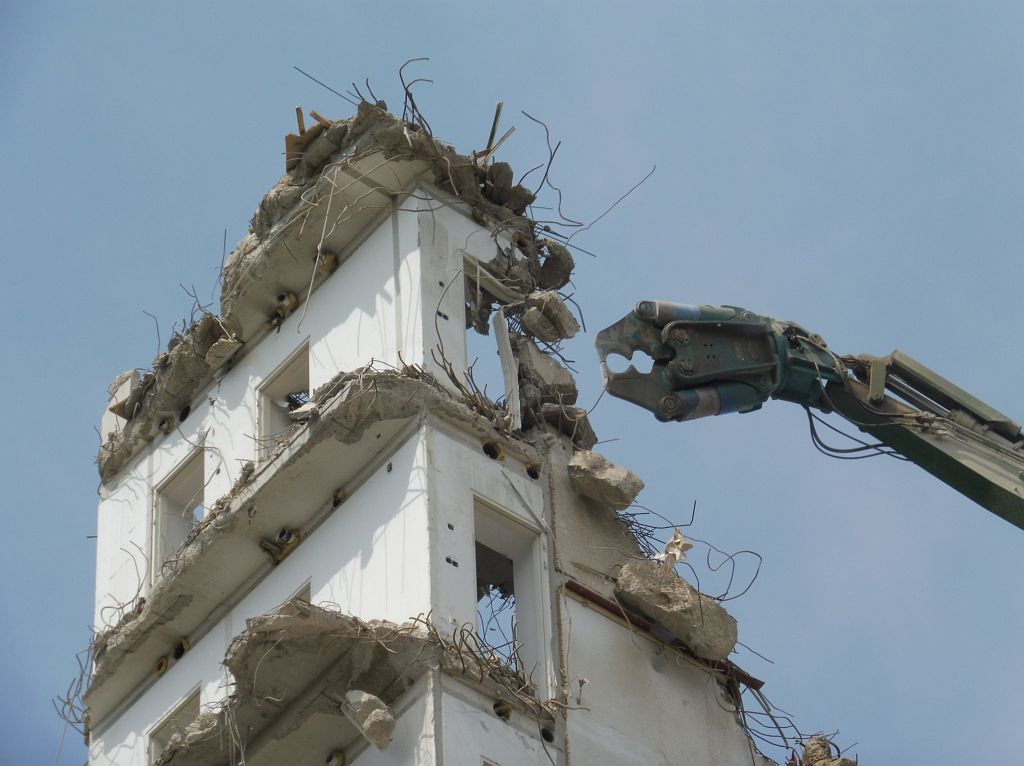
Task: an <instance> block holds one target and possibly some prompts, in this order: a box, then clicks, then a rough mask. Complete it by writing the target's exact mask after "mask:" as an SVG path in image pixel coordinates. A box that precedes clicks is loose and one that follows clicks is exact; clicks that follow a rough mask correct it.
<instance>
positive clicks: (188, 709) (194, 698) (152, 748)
mask: <svg viewBox="0 0 1024 766" xmlns="http://www.w3.org/2000/svg"><path fill="white" fill-rule="evenodd" d="M198 717H199V689H196V690H195V691H194V692H192V693H191V694H190V695H189V696H188V697H187V698H186V699H185V700H184V702H182V703H181V704H180V705H178V706H177V707H176V708H174V710H172V711H171V712H170V713H168V714H167V715H166V716H165V717H164V718H163V720H161V721H160V723H158V724H157V725H156V726H154V727H153V729H152V730H151V731H150V733H149V762H150V763H151V764H153V763H156V762H157V759H158V758H160V755H161V754H162V753H163V751H164V750H166V749H167V745H168V743H169V742H170V741H171V737H173V736H174V735H175V734H176V733H178V732H179V731H182V730H183V729H184V728H185V727H186V726H188V725H189V724H190V723H192V722H193V721H194V720H196V718H198Z"/></svg>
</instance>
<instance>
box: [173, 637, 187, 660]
mask: <svg viewBox="0 0 1024 766" xmlns="http://www.w3.org/2000/svg"><path fill="white" fill-rule="evenodd" d="M191 647H192V643H191V642H190V641H189V640H188V639H187V638H183V639H181V640H180V641H179V642H178V643H176V644H175V645H174V651H173V652H171V656H172V657H174V659H176V660H180V659H181V658H182V657H184V656H185V652H187V651H188V650H189V649H190V648H191Z"/></svg>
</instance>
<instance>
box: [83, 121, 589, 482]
mask: <svg viewBox="0 0 1024 766" xmlns="http://www.w3.org/2000/svg"><path fill="white" fill-rule="evenodd" d="M317 119H318V123H317V124H316V125H314V126H313V127H312V128H311V129H310V130H309V131H306V133H305V134H304V135H303V136H301V137H294V136H293V137H291V138H293V139H301V140H297V142H293V143H292V144H289V148H288V159H287V166H288V173H287V174H286V175H285V176H284V177H282V178H281V179H280V180H279V181H278V182H277V183H276V184H275V185H274V187H273V188H272V189H271V190H270V191H269V192H268V193H267V194H266V195H265V196H264V198H263V199H262V200H261V202H260V204H259V206H258V207H257V209H256V212H255V214H254V215H253V217H252V220H251V222H250V231H249V234H248V235H247V236H246V237H245V238H243V239H242V241H241V242H239V244H238V245H237V247H236V248H235V249H234V251H233V252H232V253H231V255H230V256H229V258H228V259H227V262H226V263H225V265H224V269H223V274H222V289H221V299H220V304H221V317H220V318H218V317H216V316H214V315H211V314H207V315H204V316H203V318H202V319H200V320H199V321H198V322H196V323H195V324H193V325H192V326H191V327H190V328H188V329H187V330H186V331H185V332H184V333H183V334H182V335H181V336H180V337H177V336H176V338H175V339H174V342H173V345H172V347H171V348H169V350H168V352H167V353H164V354H161V355H160V356H159V357H158V358H157V359H156V360H155V361H154V364H153V369H152V371H149V372H146V374H145V375H144V376H143V377H142V380H141V385H140V386H138V391H137V392H134V393H133V394H132V396H131V399H130V401H128V402H127V404H126V405H125V406H122V407H121V408H119V411H120V412H121V414H122V417H123V418H124V420H125V423H124V425H123V427H122V428H120V429H118V430H115V431H114V432H112V433H110V434H103V439H104V442H103V444H102V446H101V448H100V453H99V458H98V463H99V470H100V478H101V479H102V481H103V482H108V481H110V480H111V479H113V478H114V477H115V476H116V475H117V474H118V473H119V472H120V471H121V470H122V469H123V468H124V466H125V465H126V464H127V463H128V462H129V461H130V460H131V458H132V457H134V455H136V454H137V453H138V452H139V451H140V450H141V449H142V448H143V447H144V446H145V445H146V444H148V443H149V442H150V441H151V440H153V439H154V438H156V437H157V436H159V435H160V434H161V433H164V434H166V433H170V432H171V431H173V430H174V429H175V428H176V427H177V425H178V424H179V423H180V422H181V420H183V419H184V417H187V413H188V408H189V406H190V405H191V403H192V401H193V399H194V398H195V397H196V396H197V395H198V394H199V393H200V392H201V391H202V389H203V388H204V387H206V386H207V385H208V384H209V383H210V382H211V381H212V379H213V376H214V374H215V373H216V371H217V370H218V369H219V368H221V367H222V366H223V365H225V364H226V363H228V362H230V360H231V358H232V357H233V356H234V355H235V354H236V353H237V352H238V351H239V349H240V348H241V347H242V345H243V344H244V343H245V342H246V341H248V340H251V339H252V338H253V337H256V336H258V335H259V334H260V333H261V332H264V331H266V330H267V329H273V328H274V327H276V326H277V325H278V324H280V322H281V321H282V320H283V319H284V318H285V317H286V316H287V315H288V314H289V313H291V312H292V311H294V310H295V309H296V307H297V305H298V302H299V298H298V296H299V295H302V294H304V293H306V292H308V287H309V286H311V285H312V286H313V287H315V286H316V285H318V284H319V281H322V280H323V279H324V278H326V277H327V276H328V275H329V274H330V272H331V271H332V270H333V269H334V267H335V266H336V265H337V264H338V258H337V255H336V254H335V253H333V252H331V250H330V247H329V245H330V242H329V241H328V240H323V241H320V242H315V239H316V238H315V237H310V236H306V237H305V238H304V239H303V238H301V237H300V233H301V230H302V229H303V227H306V229H307V230H317V231H319V230H320V229H321V228H324V229H325V230H326V229H327V228H328V227H326V226H325V227H321V226H319V225H314V224H318V223H319V221H318V219H316V218H315V216H324V215H325V212H324V208H326V207H328V206H326V205H322V204H321V202H322V201H323V200H324V199H325V198H326V197H330V196H333V195H335V194H336V193H337V188H338V184H337V183H336V182H335V178H336V177H337V176H338V175H339V174H343V175H344V176H345V177H346V178H351V179H355V180H352V181H351V183H350V184H349V185H353V184H361V185H360V186H359V187H358V188H359V190H360V197H359V199H363V198H364V197H366V199H365V201H364V202H363V203H362V206H361V208H360V209H359V210H355V211H353V213H352V216H351V217H352V219H353V220H352V223H351V225H352V226H356V225H357V224H358V226H360V227H362V228H366V227H368V226H370V225H372V223H373V220H374V219H373V215H371V214H370V213H369V212H367V211H369V210H372V209H379V208H381V207H382V205H380V204H378V201H377V200H376V199H370V198H369V197H367V196H366V195H369V194H378V195H379V196H380V197H381V199H382V200H383V199H390V198H391V195H393V194H394V193H397V192H400V191H401V189H395V190H392V189H390V188H385V187H384V186H383V185H382V184H383V181H382V180H379V179H378V177H377V176H376V175H374V173H375V172H377V171H378V170H379V169H380V168H382V167H384V166H387V168H388V173H389V177H393V178H400V179H401V180H402V183H403V184H405V185H408V184H409V183H411V182H413V181H414V180H415V179H418V178H423V179H424V180H426V181H427V182H432V183H433V184H434V185H435V186H436V187H437V188H438V189H440V190H441V192H442V193H447V194H451V195H454V196H455V197H456V198H457V199H458V200H459V201H460V202H462V203H464V204H466V205H468V206H469V208H470V212H471V214H472V216H473V218H474V219H475V220H476V221H477V222H478V223H481V224H482V225H485V226H487V227H489V228H491V229H492V231H493V232H494V235H495V238H496V242H497V239H498V238H499V237H503V238H507V240H508V241H509V242H511V246H505V247H503V246H500V245H497V244H496V247H495V255H494V258H493V259H491V260H490V261H488V262H486V263H483V264H481V265H482V267H483V268H484V269H486V272H487V273H488V274H489V275H491V278H492V279H493V280H497V281H496V282H493V284H498V283H500V284H501V285H502V288H503V290H507V291H510V294H512V295H515V296H519V297H518V298H517V299H516V300H513V301H511V302H509V301H508V296H506V299H505V300H501V299H499V298H498V297H497V296H495V295H492V294H491V293H490V292H489V291H488V290H487V289H486V288H484V287H481V286H480V285H479V284H476V283H473V284H471V289H469V290H467V296H468V297H469V303H470V307H469V308H468V309H467V311H468V314H467V326H469V325H472V326H474V327H475V328H476V329H477V331H479V332H482V333H484V334H487V333H488V332H489V329H488V321H487V320H488V319H489V317H490V315H491V313H492V311H493V310H494V306H495V304H498V303H505V304H506V311H507V313H508V314H510V315H519V316H520V320H521V321H520V325H521V326H522V328H523V331H524V332H525V333H527V334H528V335H533V336H535V337H537V338H538V339H540V340H542V341H544V342H548V343H553V342H557V341H559V340H562V339H564V338H570V337H572V336H573V335H575V334H576V332H577V331H578V330H579V324H578V322H577V321H576V318H575V317H574V316H573V315H572V312H571V311H570V309H569V308H568V306H567V305H566V303H565V301H564V300H563V299H562V297H561V296H560V295H559V294H558V293H557V292H555V291H556V290H558V289H559V288H561V287H563V286H565V285H566V284H567V283H568V281H569V279H570V277H571V274H572V269H573V267H574V265H575V264H574V261H573V258H572V255H571V254H570V253H569V251H568V250H567V249H566V248H565V247H564V246H563V245H561V244H559V243H558V242H556V241H554V240H552V239H550V238H541V237H540V236H538V231H539V230H540V227H539V226H538V225H537V224H536V223H535V222H534V221H533V220H532V219H530V218H528V217H527V216H526V215H525V213H526V210H527V207H528V205H529V204H530V203H531V202H532V201H533V193H532V192H530V191H529V190H528V189H526V188H525V187H524V186H522V185H518V184H514V183H513V173H512V169H511V167H509V166H508V165H507V164H506V163H503V162H494V163H490V164H487V163H482V162H480V161H478V160H477V159H476V158H474V157H469V156H466V155H462V154H459V153H457V152H456V151H455V150H454V149H452V148H451V147H450V146H448V145H446V144H444V143H442V142H440V141H438V140H437V139H435V138H433V137H432V136H430V135H429V134H428V133H427V132H426V131H425V130H423V128H422V126H420V125H418V124H416V123H414V122H408V121H403V120H401V119H399V118H398V117H395V116H394V115H392V114H389V113H388V112H387V110H386V106H385V105H384V104H383V103H378V104H371V103H368V102H363V103H361V104H360V105H359V108H358V112H357V114H356V115H355V116H354V117H352V118H350V119H346V120H339V121H333V122H332V121H330V120H325V119H324V118H322V117H319V116H318V117H317ZM405 179H408V180H405ZM364 187H365V188H367V189H368V190H369V191H365V192H363V191H362V189H363V188H364ZM346 188H347V187H346ZM337 204H339V205H340V204H342V203H341V202H338V203H337ZM363 208H365V209H363ZM359 214H362V215H364V218H359V219H358V220H356V219H357V218H358V215H359ZM296 222H299V225H294V226H293V225H292V224H294V223H296ZM324 223H326V220H325V221H324ZM336 225H337V222H335V226H336ZM330 228H332V229H333V228H335V227H330ZM349 235H350V236H352V237H354V236H356V232H355V230H353V231H351V232H349ZM297 253H306V254H307V256H308V257H307V258H306V259H303V258H299V257H298V256H297V255H296V254H297ZM467 280H468V281H470V282H473V280H472V276H471V275H468V274H467ZM122 377H123V376H122ZM116 382H117V383H120V382H123V381H121V379H120V378H119V380H118V381H116ZM115 387H116V386H115ZM567 404H571V402H567ZM581 417H582V415H581V413H578V412H565V413H562V412H557V411H549V412H548V413H547V414H546V416H545V418H544V419H545V420H546V421H547V422H551V423H554V424H555V425H556V426H557V425H559V424H561V425H562V426H564V427H565V428H566V429H569V430H570V431H571V432H572V433H574V434H576V435H577V437H576V438H577V439H578V441H580V443H583V444H585V443H586V442H587V441H588V440H589V439H590V434H591V433H592V432H591V431H590V430H589V426H583V425H581V424H580V423H579V422H578V421H579V420H580V419H581Z"/></svg>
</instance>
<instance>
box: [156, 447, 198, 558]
mask: <svg viewBox="0 0 1024 766" xmlns="http://www.w3.org/2000/svg"><path fill="white" fill-rule="evenodd" d="M205 454H206V451H205V450H204V449H202V448H199V449H198V450H196V451H195V452H194V453H193V454H192V455H191V456H189V457H188V458H187V459H186V460H185V462H183V463H182V464H181V466H180V467H178V468H176V469H175V470H174V472H173V473H172V474H171V476H170V477H169V478H168V479H167V480H166V481H164V483H163V484H161V485H160V486H159V487H157V490H156V498H155V511H156V519H155V524H154V527H155V532H156V546H155V551H154V552H155V554H156V555H155V556H154V557H153V559H154V565H155V566H156V567H157V569H156V572H155V573H154V574H156V573H158V572H159V567H160V566H161V565H162V564H163V563H164V562H165V561H166V560H167V559H169V558H170V557H171V556H173V555H174V554H175V553H177V551H178V549H179V548H181V546H182V544H183V543H184V542H185V538H187V537H188V534H189V532H191V531H192V530H193V529H194V528H195V527H196V525H198V524H199V523H200V522H201V521H202V520H203V519H205V518H206V506H204V505H203V491H204V489H205V485H206V460H205Z"/></svg>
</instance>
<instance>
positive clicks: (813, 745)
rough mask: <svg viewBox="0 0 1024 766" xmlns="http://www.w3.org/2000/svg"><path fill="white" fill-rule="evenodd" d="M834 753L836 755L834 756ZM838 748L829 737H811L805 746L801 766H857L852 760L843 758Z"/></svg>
mask: <svg viewBox="0 0 1024 766" xmlns="http://www.w3.org/2000/svg"><path fill="white" fill-rule="evenodd" d="M833 751H835V752H836V755H833ZM838 751H839V748H837V747H836V746H835V745H834V744H833V743H832V741H831V740H830V739H828V738H827V737H822V736H816V737H811V738H810V739H809V740H807V742H806V743H805V744H804V754H803V757H802V758H801V759H800V766H857V762H856V761H854V760H852V759H850V758H843V757H842V756H841V755H839V754H838Z"/></svg>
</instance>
